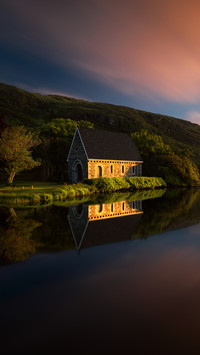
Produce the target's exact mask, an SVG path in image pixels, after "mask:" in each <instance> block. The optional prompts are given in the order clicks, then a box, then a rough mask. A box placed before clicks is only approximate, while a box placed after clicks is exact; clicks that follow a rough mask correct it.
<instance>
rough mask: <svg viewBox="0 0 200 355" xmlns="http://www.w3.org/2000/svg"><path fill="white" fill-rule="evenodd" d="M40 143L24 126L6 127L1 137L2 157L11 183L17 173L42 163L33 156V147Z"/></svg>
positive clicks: (0, 148)
mask: <svg viewBox="0 0 200 355" xmlns="http://www.w3.org/2000/svg"><path fill="white" fill-rule="evenodd" d="M39 143H40V141H39V139H38V138H36V137H34V135H33V133H31V132H28V131H27V130H26V128H25V127H24V126H18V127H11V128H6V129H5V130H4V131H3V132H2V134H1V138H0V159H1V160H2V161H3V162H4V165H5V171H6V172H7V173H8V175H9V177H8V182H9V184H12V183H13V179H14V177H15V175H16V174H19V173H20V172H21V171H23V170H29V169H32V168H34V167H36V166H39V165H40V163H39V162H38V161H35V160H34V159H33V158H32V156H31V150H30V149H31V148H32V147H34V146H36V145H38V144H39Z"/></svg>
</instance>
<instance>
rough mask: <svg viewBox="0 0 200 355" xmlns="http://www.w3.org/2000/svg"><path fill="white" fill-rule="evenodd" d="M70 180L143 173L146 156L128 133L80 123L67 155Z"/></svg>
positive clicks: (74, 181)
mask: <svg viewBox="0 0 200 355" xmlns="http://www.w3.org/2000/svg"><path fill="white" fill-rule="evenodd" d="M67 161H68V177H69V182H70V183H77V182H80V181H82V180H83V179H84V178H88V179H92V178H98V177H130V176H141V175H142V163H143V161H142V158H141V155H140V153H139V152H138V149H137V147H136V145H135V143H134V141H133V139H132V137H131V136H130V135H128V134H126V133H120V132H112V131H103V130H97V129H92V128H86V127H80V128H79V127H77V128H76V131H75V133H74V137H73V140H72V144H71V147H70V150H69V153H68V157H67Z"/></svg>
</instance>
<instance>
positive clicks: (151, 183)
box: [0, 176, 166, 205]
mask: <svg viewBox="0 0 200 355" xmlns="http://www.w3.org/2000/svg"><path fill="white" fill-rule="evenodd" d="M156 188H166V183H165V181H164V180H163V179H162V178H160V177H143V176H142V177H130V178H97V179H85V180H84V181H83V183H78V184H71V185H67V184H64V185H60V186H59V187H58V188H55V185H53V186H52V189H49V190H48V191H47V192H46V191H45V192H43V191H41V189H40V191H39V192H37V189H36V190H33V189H29V190H22V189H20V188H19V189H18V188H16V189H15V190H11V189H10V190H8V189H6V188H2V189H0V203H1V204H11V203H15V204H17V205H20V204H29V205H40V204H49V203H53V202H59V201H66V200H74V199H81V198H84V197H87V196H91V195H98V194H109V193H113V192H115V191H136V190H146V189H152V190H153V189H156Z"/></svg>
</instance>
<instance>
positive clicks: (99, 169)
mask: <svg viewBox="0 0 200 355" xmlns="http://www.w3.org/2000/svg"><path fill="white" fill-rule="evenodd" d="M98 173H99V177H101V176H102V167H101V166H98Z"/></svg>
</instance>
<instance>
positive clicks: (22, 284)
mask: <svg viewBox="0 0 200 355" xmlns="http://www.w3.org/2000/svg"><path fill="white" fill-rule="evenodd" d="M0 261H1V264H0V285H1V287H0V309H1V312H0V315H1V350H2V354H22V353H26V354H65V353H66V354H72V353H78V352H80V353H83V354H85V353H87V354H198V353H199V351H200V336H199V334H200V190H199V189H196V190H192V189H185V190H183V189H176V190H169V191H164V190H159V191H153V192H144V193H136V194H132V195H131V194H124V195H123V194H115V195H114V196H107V197H101V198H100V199H99V198H96V199H95V200H93V201H90V202H87V204H76V205H71V206H67V205H65V204H62V205H59V204H58V205H52V206H46V207H45V206H41V207H26V208H25V207H19V206H18V207H6V206H1V207H0Z"/></svg>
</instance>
